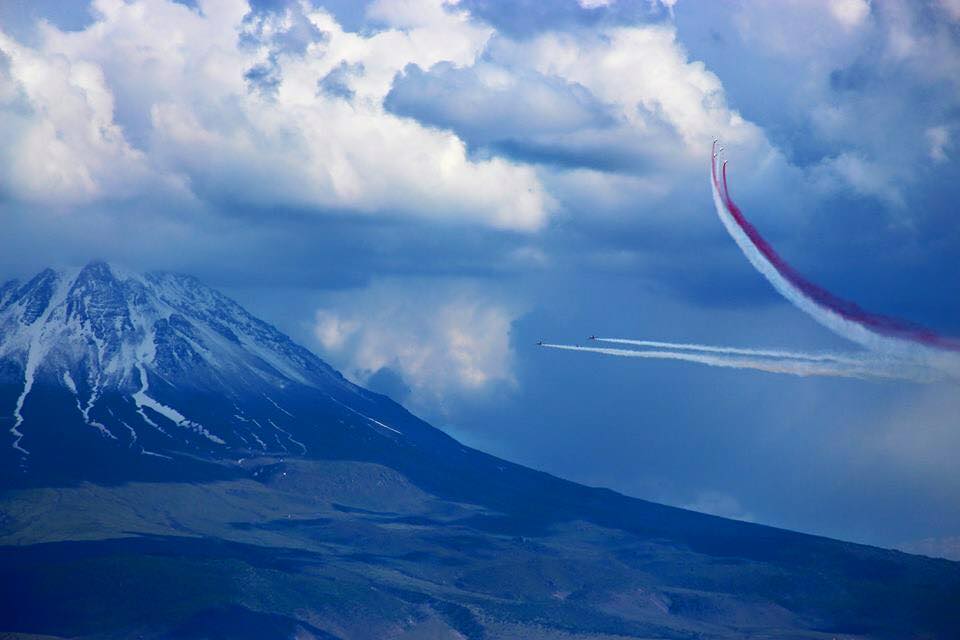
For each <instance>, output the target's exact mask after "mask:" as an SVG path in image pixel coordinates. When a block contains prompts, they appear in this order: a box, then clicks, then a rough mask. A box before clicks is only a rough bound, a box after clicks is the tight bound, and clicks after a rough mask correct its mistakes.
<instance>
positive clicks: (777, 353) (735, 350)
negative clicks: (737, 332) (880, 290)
mask: <svg viewBox="0 0 960 640" xmlns="http://www.w3.org/2000/svg"><path fill="white" fill-rule="evenodd" d="M594 339H595V340H596V341H597V342H608V343H611V344H629V345H632V346H635V347H653V348H655V349H668V350H672V351H677V350H679V351H700V352H704V353H720V354H726V355H736V356H760V357H764V358H784V359H791V360H805V361H810V362H838V363H843V364H852V365H857V364H862V363H863V359H862V358H856V357H852V356H844V355H840V354H835V353H802V352H799V351H784V350H780V349H745V348H741V347H714V346H710V345H705V344H692V343H689V342H658V341H656V340H629V339H627V338H594Z"/></svg>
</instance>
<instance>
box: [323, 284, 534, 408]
mask: <svg viewBox="0 0 960 640" xmlns="http://www.w3.org/2000/svg"><path fill="white" fill-rule="evenodd" d="M520 312H521V308H520V307H518V306H517V305H516V304H511V303H509V302H505V301H503V300H499V299H497V298H496V297H491V296H490V294H489V293H486V292H483V291H480V290H478V289H477V288H476V287H475V286H472V285H470V284H469V283H464V282H456V283H446V284H439V283H431V284H430V285H429V286H427V285H426V283H420V284H419V285H414V286H410V285H409V284H405V285H400V284H398V283H376V284H373V285H371V286H370V287H369V288H367V289H366V290H364V291H363V292H362V294H360V295H351V296H349V299H347V298H346V297H343V298H339V299H338V303H337V304H332V305H330V306H329V307H321V308H320V309H319V310H317V312H316V316H315V323H314V335H315V337H316V339H317V340H318V342H319V344H320V346H321V347H322V350H323V352H325V353H327V354H328V357H330V358H331V360H332V361H333V362H335V363H337V364H338V365H340V366H341V367H342V369H343V370H344V371H345V372H346V374H347V375H350V376H352V377H353V378H354V379H355V380H357V381H358V382H361V383H367V382H369V381H370V380H371V379H373V380H374V383H376V382H377V381H378V380H379V381H380V382H389V384H390V385H393V386H397V385H399V384H400V383H402V384H403V385H405V386H407V387H409V389H410V390H411V393H412V398H411V400H412V403H413V405H414V406H418V407H421V408H427V410H430V411H432V412H435V411H437V410H441V411H442V407H443V406H444V403H445V402H446V401H448V400H452V399H453V398H454V397H455V396H457V395H462V394H476V393H481V392H484V391H486V390H488V389H490V388H491V386H493V385H498V384H501V385H502V384H505V385H508V386H509V385H512V384H513V383H514V377H513V369H512V365H513V358H514V354H513V351H512V348H511V346H510V326H511V323H512V322H513V320H514V319H515V318H516V317H517V316H519V315H520ZM387 372H389V373H387Z"/></svg>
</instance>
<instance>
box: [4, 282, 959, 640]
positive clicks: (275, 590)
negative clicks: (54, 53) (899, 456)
mask: <svg viewBox="0 0 960 640" xmlns="http://www.w3.org/2000/svg"><path fill="white" fill-rule="evenodd" d="M0 416H2V417H0V425H3V426H4V427H5V429H3V431H2V432H0V433H3V435H4V436H5V438H6V442H5V443H3V446H0V465H2V466H0V468H2V476H0V482H2V485H0V487H5V490H3V491H0V545H6V546H0V573H3V575H5V576H12V578H11V579H7V580H5V581H4V585H5V586H4V587H3V590H2V591H0V602H2V603H4V604H3V605H2V606H0V614H2V615H0V632H2V631H4V630H9V631H17V632H24V633H27V632H29V633H46V634H53V635H63V636H70V637H75V636H82V637H128V636H129V635H132V634H133V633H134V631H136V632H137V633H141V634H142V635H144V637H197V638H200V637H274V635H276V637H288V636H292V635H293V634H295V633H300V634H301V637H311V636H312V637H330V636H334V637H344V638H366V637H371V638H380V637H398V638H399V637H406V636H405V634H407V636H409V637H417V636H416V634H420V635H419V637H451V638H452V637H469V638H480V637H518V636H522V637H551V638H553V637H556V638H561V637H563V638H569V637H593V638H596V637H676V638H688V637H689V638H692V637H717V638H727V637H743V636H744V635H747V636H750V637H757V636H758V635H763V634H767V635H769V636H770V637H810V638H814V637H824V636H822V635H820V634H821V633H824V634H827V633H829V634H837V633H843V634H849V635H854V634H862V635H865V636H868V637H890V638H899V637H932V638H947V637H951V635H950V634H951V633H952V631H953V630H955V629H957V628H960V565H957V564H956V563H950V562H947V561H939V560H929V559H924V558H918V557H913V556H908V555H906V554H902V553H898V552H892V551H884V550H880V549H873V548H870V547H865V546H860V545H853V544H848V543H842V542H836V541H832V540H827V539H824V538H818V537H813V536H806V535H802V534H797V533H792V532H788V531H782V530H778V529H773V528H769V527H763V526H759V525H754V524H748V523H742V522H736V521H731V520H725V519H722V518H716V517H712V516H706V515H702V514H697V513H693V512H689V511H684V510H681V509H674V508H671V507H665V506H662V505H657V504H653V503H649V502H645V501H642V500H636V499H632V498H627V497H625V496H622V495H619V494H616V493H614V492H611V491H607V490H602V489H592V488H588V487H584V486H581V485H577V484H574V483H570V482H566V481H563V480H560V479H557V478H554V477H552V476H549V475H547V474H544V473H540V472H536V471H533V470H530V469H526V468H524V467H521V466H518V465H514V464H511V463H509V462H506V461H503V460H499V459H497V458H494V457H492V456H488V455H486V454H483V453H481V452H478V451H475V450H472V449H470V448H467V447H464V446H462V445H460V444H459V443H458V442H456V441H455V440H453V439H452V438H449V437H448V436H446V435H445V434H443V433H442V432H440V431H438V430H436V429H434V428H432V427H430V425H428V424H426V423H424V422H423V421H421V420H419V419H417V418H416V417H415V416H412V415H411V414H409V413H408V412H406V411H405V410H404V409H403V408H402V407H400V406H399V405H397V404H396V403H394V402H392V401H391V400H389V399H388V398H386V397H383V396H380V395H377V394H374V393H371V392H369V391H366V390H364V389H362V388H359V387H357V386H355V385H353V384H351V383H349V382H348V381H346V380H345V379H344V378H343V377H342V376H340V375H339V374H338V373H337V372H336V371H334V370H333V369H331V368H330V367H329V366H328V365H326V364H325V363H324V362H322V361H321V360H320V359H319V358H317V357H316V356H314V355H313V354H311V353H310V352H309V351H307V350H305V349H303V348H302V347H299V346H297V345H295V344H294V343H293V342H292V341H290V340H289V338H287V337H286V336H284V335H282V334H281V333H279V332H278V331H277V330H276V329H274V328H272V327H270V326H269V325H267V324H266V323H263V322H262V321H259V320H257V319H256V318H254V317H252V316H251V315H250V314H249V313H247V312H246V311H244V310H243V309H242V308H241V307H240V306H239V305H237V304H236V303H234V302H232V301H231V300H229V299H227V298H226V297H224V296H222V295H220V294H219V293H217V292H215V291H213V290H211V289H209V288H207V287H205V286H203V285H202V284H200V283H199V282H197V281H196V280H194V279H192V278H189V277H184V276H176V275H170V274H147V275H140V274H135V273H129V272H125V271H123V270H120V269H117V268H115V267H112V266H110V265H106V264H103V263H92V264H90V265H87V266H86V267H84V268H83V269H80V270H76V271H62V272H56V271H51V270H48V271H44V272H42V273H40V274H39V275H37V276H36V277H35V278H33V279H31V280H30V281H29V282H26V283H8V284H6V285H3V286H2V287H0ZM0 442H2V441H0ZM91 482H92V483H93V484H91ZM173 566H175V567H176V569H175V570H173V569H171V568H170V567H173ZM77 576H80V577H81V581H80V582H79V583H78V582H77V581H76V579H77ZM94 577H96V579H94ZM195 580H196V581H199V582H200V583H202V584H203V585H205V587H204V589H205V591H204V590H201V591H202V592H198V591H197V590H196V589H194V588H193V587H191V588H183V587H185V586H186V585H188V584H190V583H192V581H195ZM118 585H128V587H127V588H119V587H118ZM130 585H134V586H135V587H136V588H135V589H134V590H133V592H134V593H135V594H139V595H137V597H134V596H133V595H131V593H128V592H127V589H128V588H129V586H130ZM115 602H120V603H122V604H121V605H119V608H118V606H114V604H113V603H115ZM50 612H54V615H51V614H50ZM138 620H141V621H142V620H146V621H147V622H136V621H138ZM237 620H240V621H246V622H245V623H242V624H240V626H239V628H237V627H236V625H235V623H236V621H237ZM138 624H140V625H142V626H140V627H137V626H136V625H138ZM218 629H219V630H218ZM225 630H232V631H231V632H227V631H225ZM245 630H246V631H245ZM256 630H259V631H256ZM431 630H432V631H431ZM247 631H249V632H250V633H248V634H247V635H244V633H246V632H247ZM218 633H219V634H220V635H217V634H218ZM257 633H259V635H257ZM304 634H306V635H304ZM410 634H413V635H410ZM458 634H459V635H458ZM498 634H499V635H498Z"/></svg>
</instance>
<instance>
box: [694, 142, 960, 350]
mask: <svg viewBox="0 0 960 640" xmlns="http://www.w3.org/2000/svg"><path fill="white" fill-rule="evenodd" d="M717 163H718V154H717V151H716V143H714V145H713V153H712V154H711V161H710V176H711V186H712V189H713V201H714V205H715V207H716V210H717V215H719V216H720V220H721V221H722V222H723V225H724V227H726V229H727V232H728V233H729V234H730V235H731V237H733V239H734V241H735V242H736V243H737V245H738V246H739V247H740V250H741V251H743V253H744V255H745V256H746V257H747V259H748V260H749V261H750V263H751V264H752V265H753V266H754V267H755V268H756V269H757V270H758V271H759V272H760V273H762V274H763V275H764V277H766V278H767V280H768V281H769V282H770V284H772V285H773V287H774V288H775V289H776V290H777V291H778V292H779V293H780V294H781V295H783V296H784V297H785V298H787V299H788V300H790V302H792V303H793V304H794V305H796V306H797V307H798V308H799V309H800V310H801V311H804V312H805V313H807V314H808V315H810V316H811V317H812V318H813V319H814V320H816V321H817V322H819V323H820V324H822V325H824V326H825V327H827V328H828V329H830V330H831V331H834V332H835V333H837V334H839V335H841V336H843V337H845V338H847V339H849V340H852V341H853V342H856V343H858V344H861V345H863V346H865V347H868V348H870V349H872V350H879V351H886V352H893V353H900V354H909V353H915V352H916V348H917V347H918V346H920V347H926V348H932V349H936V350H947V351H955V352H960V341H957V340H955V339H952V338H946V337H943V336H941V335H939V334H937V333H935V332H933V331H931V330H929V329H925V328H923V327H920V326H917V325H915V324H912V323H908V322H904V321H902V320H898V319H895V318H889V317H886V316H881V315H877V314H873V313H869V312H867V311H865V310H863V309H862V308H861V307H860V306H858V305H857V304H855V303H853V302H849V301H847V300H843V299H841V298H839V297H837V296H835V295H833V294H832V293H830V292H829V291H827V290H826V289H823V288H822V287H820V286H819V285H816V284H814V283H813V282H810V281H809V280H807V279H806V278H804V277H803V276H802V275H800V273H799V272H797V270H796V269H794V268H793V267H792V266H791V265H790V264H788V263H787V262H786V261H785V260H784V259H783V258H782V257H781V256H780V255H779V254H778V253H777V252H776V250H774V248H773V247H772V246H771V245H770V243H769V242H767V241H766V239H764V238H763V236H761V235H760V233H759V232H758V231H757V229H756V228H755V227H754V226H753V225H752V224H750V222H749V221H748V220H747V219H746V217H744V215H743V212H741V211H740V208H739V207H737V205H736V204H735V203H734V202H733V199H732V198H731V197H730V191H729V188H728V187H727V163H726V161H724V162H723V163H722V164H721V165H720V175H718V171H717V169H718V166H717Z"/></svg>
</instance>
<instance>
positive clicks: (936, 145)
mask: <svg viewBox="0 0 960 640" xmlns="http://www.w3.org/2000/svg"><path fill="white" fill-rule="evenodd" d="M926 136H927V142H928V143H929V145H930V151H929V153H930V159H931V160H933V161H934V162H938V163H940V162H946V161H947V160H948V159H949V158H948V157H947V148H948V147H949V146H950V143H951V140H950V129H949V128H948V127H945V126H939V127H930V128H929V129H927V130H926Z"/></svg>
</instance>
